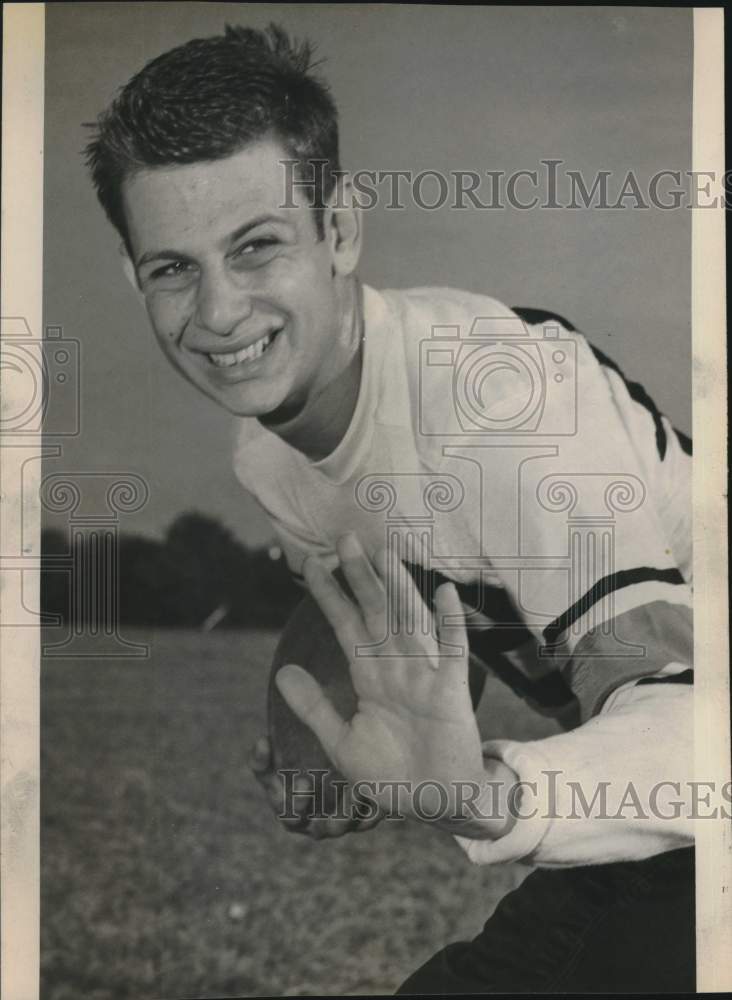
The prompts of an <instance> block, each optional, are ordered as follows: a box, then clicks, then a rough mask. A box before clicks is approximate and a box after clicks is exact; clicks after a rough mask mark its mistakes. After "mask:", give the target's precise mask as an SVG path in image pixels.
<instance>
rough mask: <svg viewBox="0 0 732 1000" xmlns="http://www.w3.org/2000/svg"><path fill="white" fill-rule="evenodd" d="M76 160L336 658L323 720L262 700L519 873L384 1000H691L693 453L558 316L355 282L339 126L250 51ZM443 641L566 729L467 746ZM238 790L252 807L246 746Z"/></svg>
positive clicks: (116, 122)
mask: <svg viewBox="0 0 732 1000" xmlns="http://www.w3.org/2000/svg"><path fill="white" fill-rule="evenodd" d="M88 153H89V164H90V167H91V171H92V176H93V179H94V183H95V185H96V188H97V192H98V195H99V198H100V201H101V203H102V205H103V207H104V209H105V211H106V212H107V215H108V217H109V219H110V220H111V222H112V223H113V225H114V226H115V227H116V229H117V230H118V232H119V234H120V236H121V237H122V241H123V251H124V252H123V259H124V265H125V270H126V272H127V274H128V277H129V279H130V281H131V282H132V283H133V285H134V287H135V288H136V289H138V290H139V292H140V294H141V296H142V298H143V299H144V303H145V306H146V309H147V312H148V315H149V317H150V321H151V324H152V327H153V330H154V332H155V335H156V337H157V340H158V342H159V344H160V346H161V347H162V349H163V351H164V353H165V354H166V356H167V357H168V358H169V360H170V361H171V363H172V364H173V366H174V367H175V368H177V369H178V371H179V372H180V373H181V374H182V375H183V377H184V378H186V379H187V380H188V381H190V382H192V383H193V384H194V385H195V386H197V387H198V388H199V389H200V390H201V391H202V392H203V393H205V394H206V395H207V396H208V397H210V398H211V399H212V400H214V401H215V402H216V403H218V404H219V405H221V406H223V407H225V408H226V409H227V410H228V411H230V412H231V413H233V414H235V415H236V416H238V417H241V418H244V419H243V420H242V422H241V430H240V435H239V439H238V443H237V447H236V454H235V463H236V470H237V473H238V475H239V476H240V478H241V480H242V482H243V483H244V484H245V485H246V487H247V488H248V489H249V490H250V491H251V492H253V493H254V494H255V495H256V496H257V498H258V500H259V501H260V503H261V504H262V505H263V507H264V508H265V510H266V511H267V512H268V514H269V516H270V518H271V520H272V524H273V526H274V528H275V529H276V531H277V533H278V535H279V537H280V539H281V541H282V545H283V547H284V550H285V553H286V555H287V559H288V562H289V564H290V566H291V568H292V570H293V572H294V573H296V574H298V575H300V576H304V577H305V579H306V582H307V584H308V586H309V587H310V589H311V591H312V592H313V594H314V596H315V597H316V598H317V600H318V601H319V602H320V604H321V606H322V607H323V609H324V611H325V612H326V615H327V616H328V618H329V619H330V621H331V623H332V624H333V626H334V627H335V629H336V631H337V634H338V636H339V639H340V641H341V643H342V645H343V648H344V650H345V651H346V653H347V655H348V656H349V659H350V661H351V667H352V676H353V680H354V684H355V686H356V689H357V692H358V694H359V711H358V713H357V715H356V716H355V717H354V719H353V720H351V722H350V724H348V723H346V722H344V721H343V720H341V719H339V718H338V717H337V715H336V714H335V712H334V711H333V709H332V707H331V706H330V705H329V704H328V703H327V701H326V700H324V699H323V697H322V694H321V692H320V691H319V690H318V689H317V687H314V686H313V683H312V682H311V681H310V680H309V678H308V677H307V675H305V674H304V672H303V671H300V670H298V669H297V667H288V668H285V669H283V670H282V671H281V673H280V676H279V679H278V682H279V683H280V687H281V690H282V692H283V694H284V695H285V697H286V698H287V700H288V702H289V703H290V705H291V706H292V707H293V709H294V710H295V711H297V712H298V714H300V715H301V717H303V718H304V719H305V720H306V721H307V722H308V723H309V724H310V725H311V727H312V728H313V729H314V731H315V732H316V734H317V735H318V736H319V738H320V739H321V742H322V743H323V745H324V746H325V748H326V749H327V750H328V752H329V753H330V755H331V757H332V758H333V760H334V761H335V763H336V764H337V765H338V766H339V767H340V768H341V770H342V771H343V772H344V773H345V774H346V776H347V777H348V778H349V779H350V780H351V781H353V782H356V781H359V780H368V781H379V780H382V781H391V780H394V779H395V778H396V779H399V780H404V781H405V782H406V783H407V784H408V785H409V787H412V788H414V787H415V786H416V785H417V784H418V783H420V782H423V781H425V780H428V781H432V782H439V784H440V786H441V787H442V788H446V789H452V790H454V789H455V788H456V787H458V784H459V782H461V781H467V782H471V783H472V786H474V787H476V788H478V789H479V791H480V797H479V799H478V801H477V803H473V805H474V806H477V808H475V809H472V810H469V809H467V808H466V807H463V808H462V809H461V808H460V806H459V803H458V801H457V800H456V798H455V796H454V795H452V793H450V794H451V799H450V803H449V804H450V807H451V811H450V812H448V813H447V814H446V816H445V817H443V819H442V820H441V824H442V825H443V826H446V827H447V828H448V829H450V830H452V831H453V832H454V833H455V834H456V836H457V838H458V841H459V843H460V844H461V846H462V847H463V848H464V849H465V851H466V853H467V854H468V856H469V858H470V859H471V860H473V861H474V862H477V863H479V864H489V863H497V862H505V861H511V860H516V859H524V860H527V861H530V862H532V863H533V864H535V865H536V866H537V871H536V872H535V873H533V874H532V875H531V876H529V878H528V879H527V880H526V881H525V882H524V883H523V884H522V886H521V887H520V888H519V889H518V890H517V891H516V892H514V893H512V894H511V895H510V896H509V897H507V898H506V899H505V900H504V901H503V903H502V904H501V905H500V906H499V908H498V910H497V912H496V914H494V916H493V917H492V918H491V919H490V920H489V921H488V923H487V924H486V926H485V929H484V931H483V932H482V934H481V935H480V936H479V937H478V938H476V940H475V941H473V942H471V943H461V944H457V945H453V946H450V947H448V948H447V949H445V950H444V951H443V952H441V953H440V954H439V955H437V956H435V958H434V959H433V960H431V961H430V962H428V963H427V965H426V966H425V967H424V968H423V969H421V970H420V971H418V972H417V973H415V975H414V976H412V977H411V978H410V980H409V981H408V982H407V983H405V984H404V986H403V987H402V992H406V993H411V992H415V993H467V992H479V993H482V992H500V991H522V990H529V991H533V990H536V991H557V992H559V991H562V992H563V991H570V992H571V991H582V990H604V991H616V990H617V991H627V990H640V991H644V990H661V991H670V990H679V989H681V990H685V989H693V985H694V940H693V851H692V847H691V844H692V827H691V822H690V820H689V818H688V817H689V813H690V807H689V802H688V801H687V799H688V792H687V789H688V784H687V783H688V781H689V779H690V778H691V777H692V771H691V768H692V760H693V753H692V743H691V688H690V687H689V682H690V678H691V662H692V661H691V656H692V643H691V592H690V576H691V571H690V567H691V553H690V510H689V507H690V498H689V477H690V442H688V440H687V439H685V438H684V437H683V436H682V435H679V434H677V433H676V432H675V431H674V430H673V428H672V427H671V426H670V424H669V423H668V421H667V420H666V418H665V417H663V416H662V415H661V414H660V413H659V412H658V411H657V409H656V408H655V406H654V405H653V403H652V402H651V401H650V400H649V399H648V397H647V396H646V395H645V394H644V393H643V390H642V389H641V388H640V387H639V386H637V385H635V384H634V383H628V382H626V381H625V379H624V378H623V376H622V374H621V373H620V372H619V371H618V370H617V368H615V367H614V366H613V364H612V363H611V362H610V361H609V360H608V359H607V358H605V357H604V356H603V355H602V354H601V353H600V352H598V351H596V350H594V349H593V348H591V347H590V346H589V344H588V343H587V341H585V340H584V338H583V337H582V336H581V335H580V334H578V333H577V332H576V331H574V330H573V328H571V327H570V326H569V324H566V323H565V322H564V321H561V320H560V319H559V318H558V317H551V316H547V315H545V314H541V313H537V312H536V311H532V310H512V309H509V308H508V307H506V306H504V305H502V304H501V303H498V302H496V301H495V300H493V299H490V298H486V297H484V296H478V295H471V294H468V293H463V292H459V291H454V290H450V289H435V288H432V289H416V290H409V291H386V292H377V291H375V290H374V289H371V288H367V287H363V286H362V285H361V284H360V283H359V281H358V280H357V277H356V270H357V264H358V258H359V251H360V243H361V224H360V216H359V212H358V210H357V208H356V206H355V204H354V199H353V192H352V191H351V188H350V185H349V183H348V179H347V178H346V177H345V175H344V174H343V173H342V172H341V171H340V169H339V160H338V128H337V116H336V110H335V106H334V104H333V102H332V100H331V98H330V96H329V93H328V91H327V88H326V87H325V85H324V84H323V83H322V82H321V81H320V80H318V78H317V77H315V76H314V75H313V74H312V72H311V71H310V54H309V50H308V47H307V46H302V47H300V48H297V47H294V46H293V45H292V44H291V43H290V42H289V40H288V38H287V36H286V35H285V34H284V33H283V32H282V31H280V30H278V29H276V28H271V29H269V30H268V31H267V32H257V31H253V30H247V29H240V28H235V29H227V30H226V32H225V34H224V35H222V36H218V37H214V38H211V39H205V40H198V41H193V42H190V43H188V44H187V45H184V46H181V47H180V48H178V49H175V50H173V51H171V52H168V53H166V54H164V55H163V56H161V57H159V58H158V59H156V60H154V61H153V62H151V63H150V64H149V65H148V66H146V67H145V68H144V69H143V70H142V71H141V72H140V73H139V74H138V75H137V76H136V77H134V78H133V79H132V80H131V81H130V82H129V83H128V84H127V86H126V87H125V88H124V89H123V91H122V92H121V94H120V96H119V97H118V98H117V99H116V100H115V102H114V103H113V105H112V106H111V107H110V109H109V110H108V111H107V112H106V113H105V114H104V115H102V116H101V117H100V119H99V123H98V130H97V134H96V136H95V138H94V140H93V142H92V143H91V144H90V146H89V150H88ZM288 161H289V162H288ZM293 161H295V162H296V164H297V170H296V172H295V174H294V175H293V173H292V170H291V168H292V164H293ZM293 177H295V178H296V183H292V180H293ZM288 180H289V182H290V183H289V184H288ZM338 565H340V566H341V568H342V570H343V572H344V573H345V576H346V578H347V580H348V582H349V584H350V587H351V590H352V593H353V601H351V600H349V599H347V598H346V597H345V596H344V595H343V593H342V591H341V590H340V588H339V586H338V585H337V584H336V582H335V580H334V579H333V577H332V575H331V573H330V570H332V569H334V568H335V567H336V566H338ZM404 567H406V568H407V569H408V570H409V573H407V574H406V575H405V572H404ZM412 576H413V577H414V579H415V580H416V581H418V582H419V584H420V590H421V591H422V593H423V594H424V595H425V597H426V598H427V602H428V604H429V603H430V602H431V600H432V599H433V598H434V611H435V619H434V620H435V622H436V627H437V629H438V630H439V638H440V640H441V642H440V643H439V644H438V642H437V641H436V637H435V635H434V633H433V631H432V628H433V619H432V617H431V614H430V610H429V609H428V607H427V606H426V605H422V604H421V598H420V596H419V594H418V593H417V591H416V584H415V583H414V582H413V581H412ZM448 581H449V583H448ZM442 584H445V585H444V586H442ZM461 601H462V604H461ZM463 607H465V608H467V609H469V610H468V614H467V617H466V624H467V626H468V631H467V632H466V631H465V628H464V626H461V625H459V624H458V622H459V620H460V618H461V617H462V608H463ZM405 609H411V612H409V613H407V610H405ZM415 615H416V618H415ZM416 621H418V622H421V626H420V625H417V626H415V622H416ZM468 634H469V635H470V642H471V645H472V647H473V649H474V650H475V651H476V652H477V653H478V654H479V655H480V656H481V657H482V659H483V660H484V661H485V662H486V663H487V664H489V665H491V666H493V667H494V668H495V669H498V670H499V671H503V673H504V675H506V676H509V677H511V678H512V679H513V682H514V683H515V684H522V685H523V686H524V687H526V688H527V689H530V690H533V691H535V692H537V696H538V697H540V698H541V697H542V692H544V693H546V692H549V695H548V696H547V697H549V700H550V698H551V695H552V692H553V691H556V689H557V685H558V686H560V687H561V684H562V682H563V683H564V684H565V685H566V686H567V687H568V688H569V689H570V690H571V692H572V694H573V695H574V696H575V698H576V700H577V703H578V706H579V711H580V720H581V722H580V724H579V725H578V726H577V727H576V728H575V729H574V730H573V731H571V732H568V733H565V734H562V735H559V736H554V737H551V738H549V739H546V740H539V741H535V742H531V743H515V742H512V741H502V742H499V743H496V742H491V743H488V744H485V745H484V746H483V747H482V748H481V746H480V741H479V738H478V731H477V726H476V722H475V716H474V714H473V711H472V708H471V705H470V699H469V696H468V694H467V660H466V655H465V648H466V647H467V636H468ZM369 645H371V646H372V647H375V649H374V652H375V654H376V655H373V656H366V657H364V656H359V655H357V652H356V647H357V646H361V647H364V646H369ZM461 649H462V653H461ZM361 651H363V650H361ZM558 678H560V680H559V681H558ZM552 685H554V687H552ZM545 700H547V698H545ZM254 767H255V770H256V773H257V775H258V777H259V779H260V781H261V783H262V784H263V786H264V787H265V788H266V789H267V791H268V793H269V795H270V797H271V799H272V802H273V804H274V805H275V806H276V807H278V808H279V806H280V804H281V783H280V780H279V777H278V775H277V774H276V773H274V772H273V770H272V767H271V762H270V749H269V747H268V745H267V743H266V741H261V742H260V744H259V745H258V748H257V751H256V754H255V758H254ZM517 783H520V784H521V787H522V789H523V795H522V797H521V798H520V799H517V798H516V797H515V796H514V799H513V801H514V804H515V803H516V802H519V804H520V808H519V809H518V810H516V809H513V810H511V809H509V808H508V803H509V801H510V800H511V793H510V790H511V788H512V787H515V786H516V785H517ZM529 793H531V794H529ZM580 795H581V798H579V796H580ZM605 796H606V797H607V798H605ZM674 796H675V798H674ZM377 798H378V796H377ZM672 800H673V801H672ZM578 802H584V803H585V805H588V803H590V802H591V803H592V806H595V805H596V803H598V802H599V808H591V807H588V808H579V807H578ZM405 808H406V809H407V811H409V809H410V806H409V804H408V803H407V805H406V807H405ZM412 812H414V810H413V809H412ZM453 812H456V815H454V816H453ZM517 813H518V815H517ZM296 828H297V829H298V830H299V831H301V832H306V833H311V834H313V835H316V836H322V835H324V834H326V835H327V834H339V833H343V832H345V831H346V830H348V829H352V828H353V824H352V823H350V822H349V821H346V822H344V821H343V820H340V819H333V820H332V821H330V822H326V823H322V822H319V823H315V824H312V825H310V826H308V824H307V823H306V822H298V823H297V824H296Z"/></svg>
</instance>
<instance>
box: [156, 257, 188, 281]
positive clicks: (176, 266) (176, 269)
mask: <svg viewBox="0 0 732 1000" xmlns="http://www.w3.org/2000/svg"><path fill="white" fill-rule="evenodd" d="M187 270H188V264H186V263H185V261H182V260H174V261H171V263H170V264H166V265H165V267H159V268H157V269H156V270H155V271H153V273H152V275H151V277H152V278H175V277H177V276H178V275H180V274H185V272H186V271H187Z"/></svg>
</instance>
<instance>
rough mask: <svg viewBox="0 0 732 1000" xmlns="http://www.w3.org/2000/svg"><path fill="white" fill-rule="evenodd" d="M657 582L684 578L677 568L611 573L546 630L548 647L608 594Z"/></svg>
mask: <svg viewBox="0 0 732 1000" xmlns="http://www.w3.org/2000/svg"><path fill="white" fill-rule="evenodd" d="M649 581H657V582H659V583H673V584H679V583H683V582H684V578H683V576H682V575H681V573H680V572H679V570H677V569H675V568H669V569H655V568H654V567H652V566H636V567H635V568H634V569H623V570H620V571H619V572H617V573H610V575H609V576H604V577H602V579H600V580H598V581H597V583H596V584H595V585H594V586H593V587H591V588H590V589H589V590H588V591H587V593H586V594H584V595H583V596H582V597H580V599H579V600H578V601H576V602H575V603H574V604H573V605H572V607H571V608H568V609H567V610H566V611H565V612H564V613H563V614H561V615H560V616H559V617H558V618H555V619H554V621H553V622H550V624H549V625H547V627H546V628H545V629H544V632H543V636H544V639H545V640H546V644H547V645H548V646H552V645H554V644H555V643H556V641H557V640H558V639H559V637H560V635H561V634H562V632H564V631H565V629H568V628H569V626H570V625H571V624H572V623H573V622H576V621H577V619H578V618H581V617H582V615H583V614H585V612H586V611H589V609H590V608H591V607H592V606H593V605H594V604H597V602H598V601H600V600H602V598H603V597H606V596H607V595H608V594H612V593H613V592H614V591H616V590H622V589H623V588H624V587H632V586H633V584H635V583H648V582H649Z"/></svg>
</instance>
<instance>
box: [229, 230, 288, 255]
mask: <svg viewBox="0 0 732 1000" xmlns="http://www.w3.org/2000/svg"><path fill="white" fill-rule="evenodd" d="M278 243H279V240H278V239H277V237H276V236H262V237H260V238H259V239H257V240H249V242H248V243H242V245H241V246H240V247H237V248H236V250H233V251H232V253H231V257H232V260H248V259H251V260H252V261H254V260H256V259H257V258H258V257H262V256H264V255H266V254H267V252H268V251H271V250H273V249H274V248H275V247H276V246H277V244H278Z"/></svg>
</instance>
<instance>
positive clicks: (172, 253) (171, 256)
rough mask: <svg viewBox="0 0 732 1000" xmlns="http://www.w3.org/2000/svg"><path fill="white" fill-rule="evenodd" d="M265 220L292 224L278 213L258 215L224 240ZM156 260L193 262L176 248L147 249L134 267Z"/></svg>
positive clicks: (234, 239)
mask: <svg viewBox="0 0 732 1000" xmlns="http://www.w3.org/2000/svg"><path fill="white" fill-rule="evenodd" d="M265 222H274V223H277V224H279V225H283V226H287V227H288V228H289V229H291V228H292V225H293V224H292V223H291V222H289V221H288V220H287V219H283V218H282V217H281V216H278V215H271V214H266V215H258V216H256V217H255V218H253V219H250V220H249V221H248V222H245V223H244V225H243V226H239V228H238V229H235V230H234V232H233V233H230V234H229V235H228V236H227V237H226V239H225V241H224V242H226V243H228V244H231V243H236V242H237V240H240V239H241V238H242V237H243V236H246V234H247V233H248V232H250V231H251V230H252V229H256V228H257V226H261V225H263V224H264V223H265ZM156 260H180V261H184V262H185V263H186V264H191V263H193V260H192V258H191V257H189V256H188V255H187V254H185V253H180V252H179V251H177V250H151V251H148V252H147V253H144V254H142V255H141V256H140V257H139V258H138V261H137V264H136V267H142V265H143V264H151V263H153V261H156Z"/></svg>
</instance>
